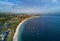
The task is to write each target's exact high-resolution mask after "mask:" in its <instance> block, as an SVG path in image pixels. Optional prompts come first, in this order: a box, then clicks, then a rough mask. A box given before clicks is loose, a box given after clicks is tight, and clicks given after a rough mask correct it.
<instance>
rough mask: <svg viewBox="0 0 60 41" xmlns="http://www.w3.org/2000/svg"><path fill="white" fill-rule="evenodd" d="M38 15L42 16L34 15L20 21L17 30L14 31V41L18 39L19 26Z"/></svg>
mask: <svg viewBox="0 0 60 41" xmlns="http://www.w3.org/2000/svg"><path fill="white" fill-rule="evenodd" d="M37 17H40V16H33V17H30V18H27V19H25V20H23V21H22V22H20V23H19V25H18V26H17V28H16V32H15V33H14V36H13V40H12V41H17V40H18V31H19V28H20V26H21V25H22V24H23V23H24V22H25V21H27V20H29V19H32V18H37Z"/></svg>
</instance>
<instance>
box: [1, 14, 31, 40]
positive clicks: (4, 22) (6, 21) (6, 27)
mask: <svg viewBox="0 0 60 41" xmlns="http://www.w3.org/2000/svg"><path fill="white" fill-rule="evenodd" d="M30 17H32V16H31V15H27V14H0V41H12V40H13V36H14V33H15V32H16V28H17V26H18V24H19V23H20V22H21V21H23V20H25V19H26V18H30Z"/></svg>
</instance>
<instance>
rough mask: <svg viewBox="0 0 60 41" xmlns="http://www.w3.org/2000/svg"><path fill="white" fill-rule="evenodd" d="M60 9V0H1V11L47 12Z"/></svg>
mask: <svg viewBox="0 0 60 41" xmlns="http://www.w3.org/2000/svg"><path fill="white" fill-rule="evenodd" d="M59 10H60V0H0V12H11V13H46V12H56V11H59Z"/></svg>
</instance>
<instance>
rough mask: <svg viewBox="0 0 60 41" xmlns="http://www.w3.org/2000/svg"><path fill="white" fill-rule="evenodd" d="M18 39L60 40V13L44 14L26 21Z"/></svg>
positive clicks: (35, 40)
mask: <svg viewBox="0 0 60 41" xmlns="http://www.w3.org/2000/svg"><path fill="white" fill-rule="evenodd" d="M18 41H60V15H57V14H53V15H52V14H51V15H50V14H49V15H42V16H41V17H39V18H34V19H30V20H28V21H26V22H24V23H23V24H22V25H21V27H20V29H19V33H18Z"/></svg>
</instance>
